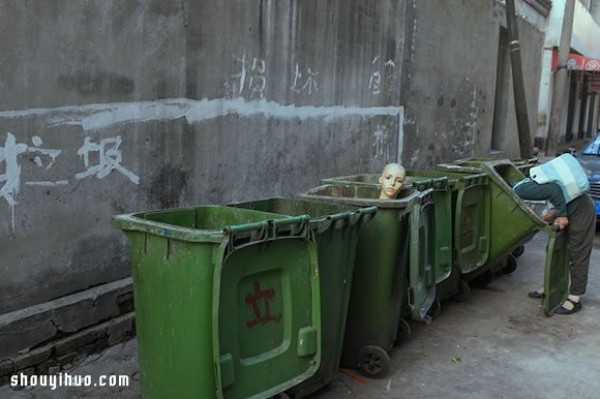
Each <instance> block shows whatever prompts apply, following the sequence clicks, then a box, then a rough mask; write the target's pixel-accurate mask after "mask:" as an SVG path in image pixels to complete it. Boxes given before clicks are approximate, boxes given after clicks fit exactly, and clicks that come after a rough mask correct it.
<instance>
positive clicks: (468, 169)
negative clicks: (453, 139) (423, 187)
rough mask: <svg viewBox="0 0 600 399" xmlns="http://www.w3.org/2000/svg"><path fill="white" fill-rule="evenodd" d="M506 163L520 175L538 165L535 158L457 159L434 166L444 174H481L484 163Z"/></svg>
mask: <svg viewBox="0 0 600 399" xmlns="http://www.w3.org/2000/svg"><path fill="white" fill-rule="evenodd" d="M497 160H500V161H508V162H511V163H512V164H513V165H514V166H515V167H516V168H517V169H518V170H519V171H521V173H523V174H528V173H529V169H531V168H532V167H533V166H536V165H537V164H538V159H537V158H529V159H522V160H521V159H516V160H508V159H494V158H465V159H458V160H456V161H452V162H447V163H441V164H438V165H436V169H437V170H441V171H444V172H450V173H468V174H473V173H481V172H483V169H482V164H483V163H484V162H494V161H497Z"/></svg>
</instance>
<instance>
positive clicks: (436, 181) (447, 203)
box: [321, 170, 464, 283]
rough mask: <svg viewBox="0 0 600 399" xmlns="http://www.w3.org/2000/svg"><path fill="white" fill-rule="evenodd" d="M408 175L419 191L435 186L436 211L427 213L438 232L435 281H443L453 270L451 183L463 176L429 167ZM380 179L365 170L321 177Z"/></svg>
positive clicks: (365, 182)
mask: <svg viewBox="0 0 600 399" xmlns="http://www.w3.org/2000/svg"><path fill="white" fill-rule="evenodd" d="M406 175H407V177H408V180H409V181H410V182H411V183H410V185H409V186H410V187H414V188H415V189H416V190H419V191H426V190H430V189H433V190H434V191H433V214H432V215H430V216H428V217H429V218H433V220H434V224H433V227H432V229H433V231H434V233H433V234H434V235H435V243H433V244H429V245H430V247H433V248H434V249H433V250H434V251H435V255H434V259H433V264H434V267H435V269H434V272H435V273H434V274H435V279H436V281H437V282H438V283H440V282H442V281H444V280H445V279H447V278H448V277H449V276H450V273H451V271H452V233H453V231H452V225H453V213H452V193H451V187H454V186H455V185H456V184H457V182H458V179H459V178H462V177H464V176H463V175H461V174H456V175H455V174H451V173H443V172H438V171H429V170H407V171H406ZM378 179H379V175H377V174H367V173H365V174H356V175H349V176H339V177H331V178H327V179H322V180H321V181H322V182H323V183H324V184H347V185H362V186H370V187H379V183H378Z"/></svg>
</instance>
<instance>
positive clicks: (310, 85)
mask: <svg viewBox="0 0 600 399" xmlns="http://www.w3.org/2000/svg"><path fill="white" fill-rule="evenodd" d="M318 74H319V72H313V70H312V69H310V68H307V69H306V76H305V75H304V74H303V73H302V71H300V67H299V66H298V63H296V65H295V67H294V70H293V75H294V77H293V79H292V81H293V82H292V86H291V87H290V90H292V91H294V92H296V93H301V92H307V93H308V94H309V95H310V94H312V93H313V92H315V93H316V92H317V91H319V84H318V82H317V75H318ZM303 77H304V79H303Z"/></svg>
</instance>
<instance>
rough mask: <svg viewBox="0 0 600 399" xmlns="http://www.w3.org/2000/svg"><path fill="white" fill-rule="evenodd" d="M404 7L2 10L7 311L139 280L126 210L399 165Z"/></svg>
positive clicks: (247, 1)
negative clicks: (120, 218)
mask: <svg viewBox="0 0 600 399" xmlns="http://www.w3.org/2000/svg"><path fill="white" fill-rule="evenodd" d="M427 3H432V4H434V3H435V4H439V3H438V2H437V1H436V2H427ZM404 8H405V3H404V2H403V1H393V0H360V1H359V0H353V1H342V0H333V1H321V0H310V1H308V0H305V1H293V0H287V1H286V0H277V1H269V0H244V1H242V0H226V1H225V0H224V1H211V2H208V1H186V0H140V1H121V0H95V1H93V0H56V1H52V2H40V1H33V0H29V1H18V2H17V1H9V0H2V1H0V53H1V54H2V57H0V88H1V90H0V253H1V254H2V256H1V260H0V273H2V276H3V278H2V280H0V313H2V312H8V311H11V310H15V309H20V308H24V307H27V306H30V305H33V304H37V303H40V302H43V301H47V300H50V299H53V298H57V297H60V296H62V295H65V294H67V293H71V292H75V291H79V290H83V289H85V288H87V287H90V286H94V285H98V284H101V283H104V282H108V281H113V280H116V279H119V278H122V277H124V276H127V275H129V273H130V265H129V264H128V263H127V262H128V258H127V250H126V242H125V237H124V235H123V234H121V233H120V232H117V231H112V230H110V228H109V219H110V216H111V215H113V214H116V213H123V212H133V211H141V210H148V209H154V208H165V207H177V206H185V205H193V204H200V203H224V202H228V201H231V200H239V199H249V198H258V197H262V196H272V195H287V194H293V193H297V192H300V191H303V190H306V189H308V188H310V187H313V186H315V185H317V184H318V183H319V179H320V178H322V177H325V176H333V175H338V174H345V173H350V172H363V171H372V170H378V169H379V168H380V167H381V166H382V165H383V164H384V163H386V162H388V161H391V160H394V159H396V156H397V152H398V148H399V147H401V146H402V143H401V142H400V145H399V144H398V137H399V135H401V134H402V130H401V129H400V126H401V123H399V121H401V119H402V115H403V113H402V108H401V106H402V105H403V102H401V101H400V93H401V87H400V82H401V79H400V76H401V74H402V58H403V51H404V45H405V41H404V33H405V31H406V29H405V27H406V23H405V21H404V16H405V10H404ZM432 8H433V7H432ZM467 86H468V85H467ZM469 88H470V86H469V87H465V88H464V90H467V89H469ZM450 89H451V92H450V93H448V100H447V102H446V104H448V103H449V102H450V96H454V95H458V94H459V93H460V92H459V91H457V89H460V87H458V88H450ZM423 90H424V88H423V89H421V88H418V87H417V88H416V89H415V93H414V94H415V96H417V95H418V94H419V92H422V91H423ZM436 98H437V96H436Z"/></svg>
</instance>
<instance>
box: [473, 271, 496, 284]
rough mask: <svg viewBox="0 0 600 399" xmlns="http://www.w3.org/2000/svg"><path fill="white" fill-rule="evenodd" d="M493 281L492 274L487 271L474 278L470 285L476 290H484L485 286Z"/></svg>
mask: <svg viewBox="0 0 600 399" xmlns="http://www.w3.org/2000/svg"><path fill="white" fill-rule="evenodd" d="M493 279H494V272H493V271H491V270H490V269H488V270H486V271H484V272H483V273H481V274H480V275H479V276H477V277H475V278H474V279H473V280H471V285H473V286H475V287H478V288H484V287H485V286H486V285H488V284H489V283H491V282H492V280H493Z"/></svg>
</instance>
